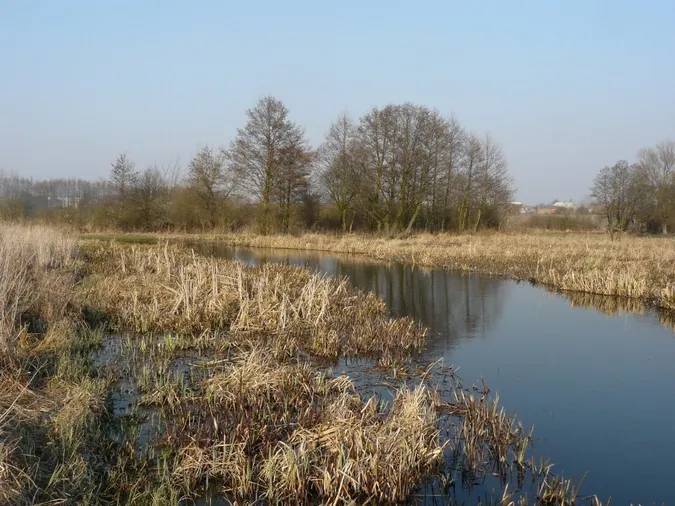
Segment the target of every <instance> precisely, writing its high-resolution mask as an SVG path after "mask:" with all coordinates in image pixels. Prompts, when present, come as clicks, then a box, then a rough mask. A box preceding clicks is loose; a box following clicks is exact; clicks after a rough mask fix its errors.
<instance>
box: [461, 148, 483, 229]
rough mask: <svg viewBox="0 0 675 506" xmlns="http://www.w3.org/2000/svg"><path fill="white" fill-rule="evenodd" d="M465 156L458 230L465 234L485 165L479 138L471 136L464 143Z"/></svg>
mask: <svg viewBox="0 0 675 506" xmlns="http://www.w3.org/2000/svg"><path fill="white" fill-rule="evenodd" d="M463 147H464V156H463V158H462V162H463V163H462V164H461V166H460V173H459V175H458V177H457V183H458V184H459V185H460V188H461V189H460V192H461V193H460V201H459V221H458V228H459V231H460V232H464V231H466V230H467V228H468V227H469V226H470V225H469V224H470V220H471V216H472V213H473V212H474V211H475V209H476V202H477V200H478V197H477V195H478V183H479V171H480V169H481V167H482V166H483V164H484V163H485V160H484V152H483V146H482V143H481V141H480V139H479V138H478V137H476V136H475V135H469V136H468V137H467V138H466V141H465V142H464V146H463Z"/></svg>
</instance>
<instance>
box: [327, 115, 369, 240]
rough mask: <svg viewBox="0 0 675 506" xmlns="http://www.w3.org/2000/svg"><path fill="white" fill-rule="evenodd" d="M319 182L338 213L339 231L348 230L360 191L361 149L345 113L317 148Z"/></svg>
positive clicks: (353, 125)
mask: <svg viewBox="0 0 675 506" xmlns="http://www.w3.org/2000/svg"><path fill="white" fill-rule="evenodd" d="M318 163H319V166H320V171H321V172H320V176H319V180H320V184H321V185H322V187H323V189H324V190H325V193H326V194H327V196H328V198H329V199H330V200H331V201H332V202H333V204H334V205H335V207H336V208H337V211H338V214H339V215H340V223H341V227H342V231H343V232H346V231H347V229H348V228H349V229H351V225H352V223H353V221H354V215H355V214H356V202H357V197H358V195H359V191H360V190H361V184H360V180H361V177H362V171H363V148H362V145H361V143H360V142H359V140H358V137H357V127H356V124H355V123H354V121H353V120H352V119H351V117H350V116H349V114H348V113H344V114H342V115H341V116H340V117H339V118H338V119H337V120H336V121H335V122H334V123H333V124H332V125H331V126H330V129H329V130H328V133H327V134H326V138H325V139H324V142H323V144H322V145H321V147H320V148H319V155H318Z"/></svg>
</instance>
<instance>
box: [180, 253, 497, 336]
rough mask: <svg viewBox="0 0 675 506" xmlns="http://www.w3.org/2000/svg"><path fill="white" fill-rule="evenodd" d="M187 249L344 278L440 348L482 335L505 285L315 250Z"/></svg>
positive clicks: (494, 316)
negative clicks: (413, 324)
mask: <svg viewBox="0 0 675 506" xmlns="http://www.w3.org/2000/svg"><path fill="white" fill-rule="evenodd" d="M190 246H191V247H193V248H194V249H195V250H197V251H199V252H201V253H206V254H210V255H215V256H219V257H221V258H228V259H231V260H239V261H241V262H244V263H247V264H259V263H265V262H282V263H288V264H291V265H303V266H306V267H309V268H311V269H314V270H317V271H319V272H323V273H327V274H331V275H335V276H341V277H347V278H349V280H350V281H351V283H352V284H353V285H354V286H356V287H358V288H359V289H361V290H365V291H371V292H374V293H375V294H377V295H378V296H379V297H381V298H382V299H383V300H384V301H385V302H386V303H387V306H388V307H389V309H390V311H391V312H392V314H393V315H395V316H409V317H411V318H413V319H414V320H416V321H417V322H419V323H421V324H422V325H424V326H425V327H427V328H428V329H429V331H430V332H431V334H432V335H433V337H434V344H435V345H438V346H442V347H443V348H454V347H455V346H456V345H457V343H458V342H459V341H461V340H465V339H471V338H474V337H484V336H485V335H486V334H487V332H488V331H489V329H490V328H491V327H492V326H493V325H494V324H495V323H496V322H497V321H498V320H499V318H500V317H501V314H502V309H503V302H504V296H505V293H504V292H505V283H507V282H506V281H505V280H503V279H497V278H488V277H481V276H474V275H462V274H458V273H456V272H451V271H446V270H442V269H426V268H424V269H423V268H417V267H411V266H409V265H403V264H398V263H390V264H383V263H381V262H374V261H372V260H369V259H366V258H363V257H354V256H339V255H334V254H330V255H326V254H322V253H320V252H305V251H303V252H300V253H298V252H295V251H293V250H251V249H246V248H232V247H228V246H225V245H223V244H220V243H213V242H211V243H207V242H201V243H193V244H190Z"/></svg>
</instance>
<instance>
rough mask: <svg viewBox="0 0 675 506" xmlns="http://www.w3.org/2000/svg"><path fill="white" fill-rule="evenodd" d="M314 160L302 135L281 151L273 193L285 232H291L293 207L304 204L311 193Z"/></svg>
mask: <svg viewBox="0 0 675 506" xmlns="http://www.w3.org/2000/svg"><path fill="white" fill-rule="evenodd" d="M312 158H313V153H310V152H309V150H308V149H307V146H306V143H305V141H304V139H303V138H302V136H301V135H298V136H297V138H296V139H295V140H293V141H290V142H289V144H288V145H287V146H284V147H283V148H281V149H280V150H279V160H278V167H277V174H276V178H275V181H274V188H273V193H274V195H275V196H276V198H277V202H278V205H279V217H280V224H281V229H282V231H283V232H288V231H289V230H290V225H291V214H292V210H293V206H294V205H296V204H299V203H300V202H302V201H303V199H304V198H305V196H306V195H307V193H308V192H309V173H310V166H311V164H312Z"/></svg>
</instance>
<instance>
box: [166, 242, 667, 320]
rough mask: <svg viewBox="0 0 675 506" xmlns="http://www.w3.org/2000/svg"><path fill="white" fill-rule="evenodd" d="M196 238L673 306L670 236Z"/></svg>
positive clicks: (665, 306) (665, 307) (662, 306)
mask: <svg viewBox="0 0 675 506" xmlns="http://www.w3.org/2000/svg"><path fill="white" fill-rule="evenodd" d="M174 237H176V236H174ZM187 237H193V236H187ZM200 237H201V238H204V239H214V240H219V241H224V242H226V243H228V244H231V245H236V246H246V247H255V248H285V249H299V250H315V251H325V252H332V253H347V254H357V255H365V256H368V257H370V258H373V259H376V260H380V261H395V262H405V263H409V264H414V265H419V266H426V267H440V268H445V269H455V270H459V271H464V272H476V273H480V274H487V275H492V276H504V277H508V278H513V279H518V280H526V281H531V282H534V283H537V284H541V285H544V286H547V287H550V288H555V289H559V290H563V291H570V292H580V293H589V294H595V295H609V296H619V297H627V298H632V299H637V300H640V301H641V302H643V303H645V304H648V305H652V306H655V307H659V308H663V309H675V239H671V238H661V237H644V238H642V237H628V236H627V237H623V238H621V240H615V241H611V240H610V239H609V238H608V237H607V236H606V235H603V234H599V233H589V234H582V233H570V234H564V233H561V234H554V233H489V234H477V235H430V234H420V235H414V236H411V237H409V238H404V239H385V238H377V237H372V236H361V235H347V236H329V235H323V234H306V235H301V236H257V235H250V234H227V235H211V236H209V235H204V236H200Z"/></svg>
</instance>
